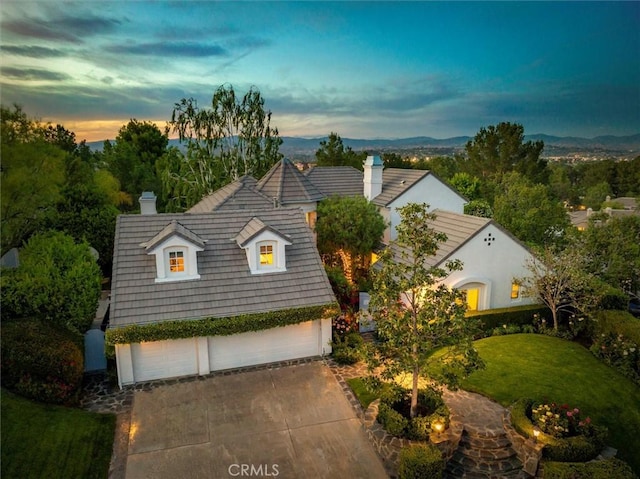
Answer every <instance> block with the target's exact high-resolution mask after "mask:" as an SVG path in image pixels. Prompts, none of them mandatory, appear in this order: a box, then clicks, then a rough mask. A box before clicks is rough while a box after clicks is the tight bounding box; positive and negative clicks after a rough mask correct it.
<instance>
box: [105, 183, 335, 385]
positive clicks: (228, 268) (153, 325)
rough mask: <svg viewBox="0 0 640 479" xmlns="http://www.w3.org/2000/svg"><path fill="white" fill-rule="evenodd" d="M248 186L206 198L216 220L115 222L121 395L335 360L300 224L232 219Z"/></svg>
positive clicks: (322, 285)
mask: <svg viewBox="0 0 640 479" xmlns="http://www.w3.org/2000/svg"><path fill="white" fill-rule="evenodd" d="M251 183H252V181H251V180H250V179H244V180H242V181H241V182H239V183H238V184H236V185H235V187H239V189H238V190H236V191H235V192H230V190H232V189H233V188H230V189H228V190H227V191H226V194H225V195H218V197H216V198H209V200H210V206H211V208H212V209H213V210H214V211H213V212H192V213H182V214H155V208H154V207H153V208H151V207H149V206H148V205H146V206H144V207H142V206H141V209H142V211H143V212H145V213H147V214H140V215H121V216H119V217H118V220H117V224H116V236H115V245H114V261H113V275H112V289H111V311H110V325H109V329H108V330H107V338H108V342H110V343H113V344H115V356H116V363H117V369H118V380H119V384H120V386H123V385H127V384H133V383H137V382H141V381H148V380H153V379H161V378H169V377H177V376H187V375H204V374H208V373H209V372H211V371H217V370H224V369H229V368H236V367H242V366H249V365H255V364H262V363H269V362H274V361H281V360H288V359H295V358H303V357H312V356H320V355H324V354H328V353H330V352H331V347H330V340H331V316H332V315H333V314H334V313H335V296H334V294H333V291H332V290H331V286H330V284H329V281H328V279H327V276H326V273H325V271H324V267H323V265H322V262H321V260H320V256H319V254H318V251H317V249H316V246H315V242H314V238H313V234H312V232H311V230H310V229H309V228H308V226H307V224H306V221H305V215H304V214H303V213H302V212H301V211H300V209H299V208H297V207H294V208H290V207H281V208H277V209H274V208H272V207H271V208H262V209H261V208H256V209H229V210H227V209H226V206H225V205H228V204H229V201H231V202H233V198H235V199H238V198H240V197H243V195H245V194H247V198H248V197H252V195H253V194H254V192H253V191H252V190H253V188H249V189H246V190H245V187H246V186H247V185H250V184H251ZM243 185H244V186H243ZM252 186H253V185H252ZM225 188H226V187H225ZM250 190H251V191H250ZM234 195H235V196H234ZM220 196H225V198H223V199H221V198H220ZM148 199H149V197H148V195H147V196H146V197H145V196H144V195H143V197H142V198H141V200H142V201H143V202H144V201H145V200H148ZM253 199H255V197H253ZM214 200H218V201H214Z"/></svg>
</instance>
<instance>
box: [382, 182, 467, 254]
mask: <svg viewBox="0 0 640 479" xmlns="http://www.w3.org/2000/svg"><path fill="white" fill-rule="evenodd" d="M409 203H427V204H428V205H429V211H433V210H436V209H440V210H445V211H451V212H453V213H461V214H462V213H464V205H465V203H466V202H465V201H464V199H463V198H461V197H460V196H459V195H458V194H457V193H455V192H454V191H453V190H451V188H449V187H448V186H447V185H445V184H444V183H442V182H441V181H440V180H438V179H437V178H436V177H435V176H433V175H427V176H425V177H424V178H422V180H420V181H419V182H418V183H417V184H415V185H413V187H411V188H409V189H408V190H407V191H405V192H404V193H403V194H402V195H400V196H399V197H397V198H396V199H395V200H394V201H392V202H391V203H390V204H389V205H388V208H389V210H390V218H389V220H390V223H391V226H390V231H389V232H386V231H385V234H384V238H385V240H386V239H387V237H390V238H391V240H395V239H396V238H397V233H396V226H397V225H399V224H400V214H399V213H398V208H401V207H403V206H405V205H407V204H409ZM385 242H387V243H388V240H387V241H385Z"/></svg>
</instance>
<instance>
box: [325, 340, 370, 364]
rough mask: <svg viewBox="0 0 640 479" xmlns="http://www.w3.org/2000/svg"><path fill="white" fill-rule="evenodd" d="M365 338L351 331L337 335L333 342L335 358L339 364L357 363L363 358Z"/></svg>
mask: <svg viewBox="0 0 640 479" xmlns="http://www.w3.org/2000/svg"><path fill="white" fill-rule="evenodd" d="M362 343H363V339H362V336H360V334H359V333H356V332H351V333H347V334H345V335H338V334H336V335H335V339H334V340H333V342H332V343H331V346H332V349H333V353H332V356H333V359H334V360H335V362H337V363H338V364H355V363H357V362H358V361H360V360H361V359H362V350H361V347H362Z"/></svg>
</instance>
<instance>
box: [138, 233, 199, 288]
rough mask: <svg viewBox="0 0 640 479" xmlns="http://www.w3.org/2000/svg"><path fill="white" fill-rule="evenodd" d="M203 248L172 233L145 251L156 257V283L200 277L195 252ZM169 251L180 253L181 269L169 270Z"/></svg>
mask: <svg viewBox="0 0 640 479" xmlns="http://www.w3.org/2000/svg"><path fill="white" fill-rule="evenodd" d="M203 250H204V248H203V247H201V246H199V245H195V244H193V243H192V242H191V241H188V240H186V239H184V238H182V237H180V236H177V235H174V236H170V237H168V238H167V239H166V240H164V241H162V242H160V243H158V244H157V245H155V246H154V247H153V248H152V249H150V250H149V251H147V254H149V255H155V257H156V280H155V282H156V283H166V282H169V281H185V280H193V279H200V274H198V257H197V253H198V252H199V251H203ZM171 253H181V254H182V260H183V262H184V263H183V265H184V266H183V268H184V269H183V270H182V271H171V258H170V256H171Z"/></svg>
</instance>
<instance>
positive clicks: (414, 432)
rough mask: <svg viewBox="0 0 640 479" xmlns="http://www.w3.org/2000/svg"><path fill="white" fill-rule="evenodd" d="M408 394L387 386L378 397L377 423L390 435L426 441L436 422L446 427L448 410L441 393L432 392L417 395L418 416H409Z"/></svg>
mask: <svg viewBox="0 0 640 479" xmlns="http://www.w3.org/2000/svg"><path fill="white" fill-rule="evenodd" d="M410 406H411V392H410V391H409V390H407V389H403V388H400V387H389V388H387V389H386V390H385V392H384V394H382V396H381V397H380V406H379V407H378V418H377V419H378V422H379V423H380V424H382V425H383V426H384V428H385V429H386V430H387V432H388V433H389V434H393V435H394V436H399V437H406V438H409V439H415V440H421V441H424V440H427V439H428V438H429V434H430V433H431V431H432V430H434V428H435V424H437V423H439V424H441V425H442V427H443V429H444V428H447V427H448V426H449V414H450V413H449V408H448V407H447V406H446V405H445V403H444V401H443V400H442V396H441V394H440V393H439V392H438V391H436V390H433V389H421V390H420V391H419V392H418V415H417V416H416V417H414V418H411V417H410V414H409V409H410Z"/></svg>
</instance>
